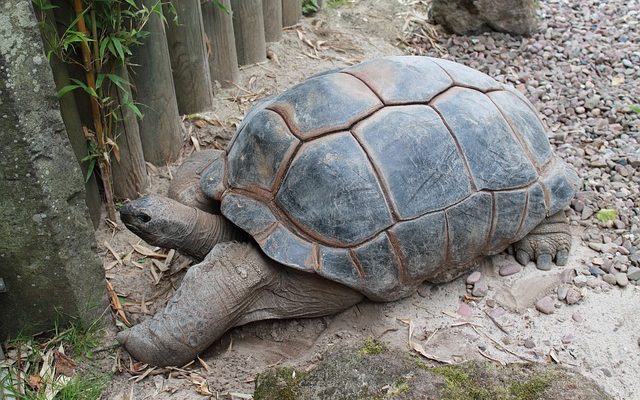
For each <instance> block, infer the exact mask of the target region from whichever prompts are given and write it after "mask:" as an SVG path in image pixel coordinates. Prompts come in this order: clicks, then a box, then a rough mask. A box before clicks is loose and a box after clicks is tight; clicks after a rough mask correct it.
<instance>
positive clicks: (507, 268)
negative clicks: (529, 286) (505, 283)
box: [499, 263, 522, 276]
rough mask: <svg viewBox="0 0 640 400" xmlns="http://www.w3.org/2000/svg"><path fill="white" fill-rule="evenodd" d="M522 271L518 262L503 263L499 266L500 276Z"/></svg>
mask: <svg viewBox="0 0 640 400" xmlns="http://www.w3.org/2000/svg"><path fill="white" fill-rule="evenodd" d="M520 271H522V267H521V266H520V265H519V264H515V263H513V264H507V265H503V266H502V267H501V268H500V272H499V273H500V276H509V275H513V274H517V273H518V272H520Z"/></svg>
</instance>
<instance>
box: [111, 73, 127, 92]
mask: <svg viewBox="0 0 640 400" xmlns="http://www.w3.org/2000/svg"><path fill="white" fill-rule="evenodd" d="M106 75H107V78H109V80H110V81H111V82H113V83H114V84H115V85H116V86H117V87H119V88H120V89H122V90H123V91H126V90H127V85H129V82H127V81H125V80H124V79H122V77H120V76H118V75H115V74H106Z"/></svg>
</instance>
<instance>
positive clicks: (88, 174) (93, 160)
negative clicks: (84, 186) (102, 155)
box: [84, 157, 96, 183]
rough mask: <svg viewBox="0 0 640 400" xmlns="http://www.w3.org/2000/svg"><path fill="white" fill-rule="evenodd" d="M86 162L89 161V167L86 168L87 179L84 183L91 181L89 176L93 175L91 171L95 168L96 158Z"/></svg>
mask: <svg viewBox="0 0 640 400" xmlns="http://www.w3.org/2000/svg"><path fill="white" fill-rule="evenodd" d="M85 158H86V157H85ZM88 161H89V166H88V167H87V177H86V178H85V179H84V183H87V182H89V179H91V175H93V171H94V170H95V168H96V158H95V157H92V158H91V159H89V160H88Z"/></svg>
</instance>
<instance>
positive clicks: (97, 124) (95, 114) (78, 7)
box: [73, 0, 116, 221]
mask: <svg viewBox="0 0 640 400" xmlns="http://www.w3.org/2000/svg"><path fill="white" fill-rule="evenodd" d="M73 10H74V11H75V13H76V16H77V20H78V30H79V31H80V32H82V33H83V34H85V35H86V36H87V37H90V34H89V31H88V30H87V26H86V24H85V21H84V10H83V8H82V0H74V1H73ZM80 48H81V50H82V63H83V64H84V69H85V75H86V80H87V86H88V87H89V88H91V89H92V90H93V91H94V92H95V90H96V80H95V71H94V69H93V63H92V61H91V49H90V48H89V44H88V43H87V42H82V43H81V46H80ZM90 103H91V115H92V118H93V126H94V128H95V132H96V142H98V151H99V152H100V155H99V157H98V168H99V170H100V177H101V178H102V185H103V187H104V197H105V202H106V208H107V216H108V217H109V219H110V220H112V221H115V220H116V209H115V205H114V202H113V189H112V186H111V168H110V167H111V166H110V164H109V160H108V152H107V148H106V140H105V137H104V130H103V126H102V118H101V115H102V114H101V111H100V104H99V103H98V99H97V98H96V97H95V96H90Z"/></svg>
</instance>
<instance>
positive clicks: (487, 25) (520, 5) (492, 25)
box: [432, 0, 538, 35]
mask: <svg viewBox="0 0 640 400" xmlns="http://www.w3.org/2000/svg"><path fill="white" fill-rule="evenodd" d="M537 3H538V2H537V0H433V3H432V13H433V19H434V20H435V21H436V22H437V23H438V24H440V25H442V26H443V27H444V28H445V29H446V30H448V31H450V32H453V33H457V34H459V35H464V34H472V33H480V32H484V31H489V30H494V31H499V32H507V33H513V34H517V35H530V34H532V33H533V32H535V30H536V27H537V17H536V8H537V7H538V6H537Z"/></svg>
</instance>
